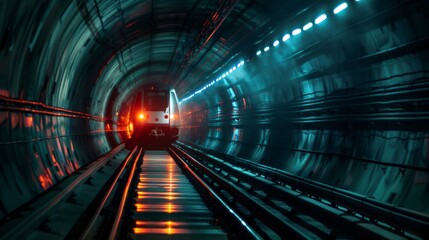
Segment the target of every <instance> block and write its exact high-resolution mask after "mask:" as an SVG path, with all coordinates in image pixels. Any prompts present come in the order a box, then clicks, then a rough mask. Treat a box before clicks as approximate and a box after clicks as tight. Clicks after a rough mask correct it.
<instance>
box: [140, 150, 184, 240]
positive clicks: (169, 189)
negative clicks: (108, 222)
mask: <svg viewBox="0 0 429 240" xmlns="http://www.w3.org/2000/svg"><path fill="white" fill-rule="evenodd" d="M175 167H176V166H175V163H174V162H173V159H171V158H169V159H168V161H167V162H166V164H165V165H163V168H164V171H163V176H162V177H153V175H151V174H150V173H147V174H146V173H143V174H141V175H140V177H139V180H140V182H139V183H138V185H137V199H140V200H139V201H138V203H135V204H134V206H135V208H136V211H137V212H151V213H154V212H156V214H165V215H164V216H172V215H169V214H174V213H175V212H177V211H180V210H181V209H180V205H176V203H175V202H174V200H175V199H177V196H179V194H180V193H179V192H177V191H176V192H175V189H177V188H178V187H179V185H178V182H179V179H177V178H175V175H174V174H175V170H176V168H175ZM165 170H166V171H165ZM164 174H165V175H164ZM145 199H147V200H148V201H145ZM142 201H145V202H142ZM164 219H165V218H164ZM135 225H136V227H134V228H133V232H134V233H135V234H168V235H171V234H177V233H186V232H188V231H189V230H188V229H186V228H183V226H185V225H186V223H184V222H174V221H172V220H169V219H168V218H167V221H139V220H136V221H135Z"/></svg>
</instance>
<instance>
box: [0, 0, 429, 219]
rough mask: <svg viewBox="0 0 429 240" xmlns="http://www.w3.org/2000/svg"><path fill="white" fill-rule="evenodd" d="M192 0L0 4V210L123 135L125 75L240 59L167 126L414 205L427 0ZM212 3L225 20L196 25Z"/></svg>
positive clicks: (419, 184)
mask: <svg viewBox="0 0 429 240" xmlns="http://www.w3.org/2000/svg"><path fill="white" fill-rule="evenodd" d="M202 2H205V1H169V2H162V1H144V2H141V3H138V2H135V1H124V2H121V1H120V2H115V3H116V4H114V3H113V2H112V1H88V2H86V1H61V2H41V1H27V2H26V3H22V2H19V1H18V2H10V1H9V2H6V1H3V2H1V3H0V9H2V10H0V17H1V19H2V20H1V21H0V33H1V34H2V35H1V38H0V39H1V42H0V77H1V79H0V80H1V81H0V95H1V96H2V97H4V99H2V104H3V105H2V106H6V107H4V108H2V110H0V130H1V131H0V132H1V133H0V140H1V141H0V153H1V154H2V157H1V161H0V164H1V168H0V179H1V180H0V218H1V217H4V216H5V215H7V214H9V213H11V212H12V211H13V210H15V209H17V208H19V207H20V206H22V205H23V204H25V203H26V202H28V201H30V200H31V199H33V198H34V197H36V196H38V195H39V194H40V193H43V192H44V191H45V190H47V189H49V188H50V187H51V186H53V185H55V184H56V183H57V182H59V181H61V180H62V179H64V178H65V177H66V176H68V175H70V174H72V173H73V172H74V171H75V170H77V169H79V168H80V167H82V166H84V165H86V164H88V163H89V162H91V161H93V160H94V159H95V158H96V157H98V156H100V155H102V154H104V153H106V152H107V151H109V150H110V149H111V148H112V147H114V146H116V145H117V144H118V143H120V142H122V141H125V140H126V135H125V134H121V132H118V129H119V130H121V129H122V130H123V128H121V126H119V125H120V124H119V125H118V123H119V122H120V121H121V119H120V116H122V115H124V114H125V112H126V105H127V101H129V99H130V96H132V94H133V90H134V89H136V88H138V87H139V86H141V85H144V84H148V83H154V82H156V83H158V84H160V85H161V86H171V87H175V88H176V90H177V92H178V94H179V96H180V98H185V97H186V96H189V95H190V94H192V93H193V92H194V91H196V90H197V89H199V88H200V87H202V86H204V85H205V84H207V83H210V82H211V79H216V78H217V77H218V76H221V75H222V73H223V72H224V71H226V70H227V69H228V68H229V67H230V66H232V65H233V64H236V63H237V62H239V61H242V60H245V64H244V65H243V66H242V67H241V68H239V69H237V71H235V72H234V73H233V74H229V75H228V76H227V77H226V78H223V79H222V80H220V81H219V82H217V83H216V84H215V85H213V86H211V87H210V88H208V89H207V90H205V91H204V93H201V94H195V96H194V97H193V98H190V99H188V100H187V101H183V102H182V104H181V109H182V113H183V114H182V129H181V140H183V141H187V142H191V143H194V144H197V145H200V146H204V147H207V148H211V149H214V150H216V151H219V152H223V153H226V154H229V155H233V156H238V157H242V158H246V159H250V160H252V161H257V162H261V163H263V164H266V165H269V166H273V167H276V168H279V169H284V170H287V171H289V172H291V173H294V174H296V175H299V176H302V177H306V178H309V179H312V180H315V181H320V182H323V183H326V184H329V185H331V186H334V187H338V188H343V189H347V190H349V191H352V192H356V193H359V194H362V195H365V196H367V197H369V198H374V199H376V200H379V201H382V202H387V203H391V204H393V205H395V206H400V207H405V208H410V209H413V210H416V211H420V212H423V213H428V211H429V208H428V206H427V204H425V203H426V202H427V201H428V200H429V191H428V186H429V173H428V171H427V169H428V165H429V152H428V146H429V142H428V125H427V123H426V121H425V120H427V113H426V110H425V107H426V106H427V96H428V94H427V93H428V91H427V84H426V82H427V78H428V74H429V71H428V62H429V61H428V60H429V59H428V56H429V55H428V54H427V53H428V48H427V46H428V44H427V43H428V34H429V29H427V28H426V27H425V25H424V24H422V23H424V22H427V19H428V9H429V8H428V3H427V2H425V1H414V2H409V1H399V0H398V1H387V0H386V1H377V2H376V3H375V2H369V1H347V2H348V3H349V5H350V6H349V8H348V9H347V10H346V12H344V14H338V15H334V14H332V12H330V11H331V9H332V8H333V7H334V6H335V4H337V3H329V4H328V3H324V2H322V1H316V2H314V1H299V3H293V4H291V5H289V6H287V4H289V3H284V2H281V1H276V2H275V3H272V4H267V3H264V2H263V1H252V0H248V1H225V3H224V5H222V4H219V3H215V2H211V1H206V2H205V3H207V4H206V5H204V4H203V3H202ZM338 3H339V2H338ZM276 4H277V7H276ZM285 9H286V10H285ZM229 10H231V12H230V13H229V14H228V12H229ZM285 11H286V12H285ZM322 12H327V13H328V18H327V20H326V21H325V22H323V23H322V24H320V25H315V26H313V27H312V28H311V29H309V30H308V31H305V32H302V33H301V34H300V35H297V36H292V37H291V38H290V39H289V40H288V41H286V42H282V41H280V45H279V46H278V47H274V46H273V45H272V42H273V41H274V40H276V39H278V40H280V39H281V37H282V36H283V35H284V34H285V33H286V31H289V32H290V31H291V30H293V29H294V28H296V27H302V26H303V24H304V23H306V22H308V21H311V20H313V19H314V18H315V17H317V16H318V15H319V14H321V13H322ZM216 13H217V14H218V15H219V16H221V17H222V16H224V17H225V22H223V23H222V24H220V25H219V28H216V27H217V26H216V25H209V27H208V28H207V29H206V28H204V26H205V25H204V24H209V23H208V22H207V21H209V20H210V19H211V20H212V24H216V23H220V22H217V21H218V20H216V18H214V16H215V14H216ZM216 29H217V30H216ZM214 30H216V31H214ZM211 33H213V35H210V34H211ZM290 33H291V32H290ZM209 36H212V37H210V38H209ZM205 40H207V42H205ZM268 45H270V47H271V48H270V50H269V51H267V52H263V53H262V54H261V55H259V56H257V55H256V54H255V53H256V51H257V50H262V49H263V48H264V47H265V46H268ZM9 98H11V99H19V100H29V101H35V102H40V103H43V104H46V105H47V106H55V107H58V108H61V109H64V110H72V111H76V112H79V113H85V114H90V115H91V116H97V117H101V118H103V120H96V119H86V118H83V117H82V118H71V117H59V116H54V115H44V114H35V113H31V112H29V111H26V112H25V111H12V110H8V109H7V108H8V107H10V105H8V104H6V103H7V101H8V99H9ZM23 106H25V107H28V108H33V109H39V110H40V109H42V110H43V108H40V107H34V106H33V105H31V104H30V105H29V104H27V105H26V104H24V105H23ZM121 109H122V110H121ZM45 110H46V109H45ZM106 129H107V130H108V131H107V132H106ZM111 130H113V131H111ZM379 163H382V164H379ZM384 163H386V165H383V164H384ZM394 164H398V165H401V164H402V165H409V166H416V167H418V169H417V170H416V169H407V168H401V167H395V166H394Z"/></svg>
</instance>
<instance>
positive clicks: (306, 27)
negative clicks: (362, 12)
mask: <svg viewBox="0 0 429 240" xmlns="http://www.w3.org/2000/svg"><path fill="white" fill-rule="evenodd" d="M355 1H356V2H359V0H355ZM347 7H348V4H347V3H346V2H344V3H341V4H340V5H338V6H337V7H335V8H334V10H333V11H332V12H333V13H334V14H338V13H340V12H342V11H343V10H345V9H346V8H347ZM327 18H328V16H327V15H326V14H322V15H320V16H318V17H317V18H316V19H315V20H314V24H316V25H318V24H320V23H322V22H323V21H325V20H326V19H327ZM314 24H313V22H309V23H307V24H305V25H304V26H303V27H302V29H301V28H297V29H294V30H292V33H291V34H292V36H296V35H299V34H301V33H302V32H303V31H304V32H305V31H307V30H309V29H310V28H312V27H313V26H314ZM291 34H289V33H286V34H285V35H283V37H282V41H283V42H286V41H287V40H289V39H290V38H291ZM279 44H280V41H279V40H275V41H274V42H273V47H277V46H278V45H279ZM269 50H270V46H265V47H264V48H263V49H262V50H258V51H257V52H256V55H257V56H259V55H261V54H262V53H263V52H268V51H269Z"/></svg>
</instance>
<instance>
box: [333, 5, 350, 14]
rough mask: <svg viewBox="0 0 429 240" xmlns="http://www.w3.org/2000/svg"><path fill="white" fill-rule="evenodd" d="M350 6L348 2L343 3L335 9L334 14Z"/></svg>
mask: <svg viewBox="0 0 429 240" xmlns="http://www.w3.org/2000/svg"><path fill="white" fill-rule="evenodd" d="M347 7H348V5H347V3H341V4H340V5H338V6H337V7H336V8H335V9H334V14H337V13H340V12H342V11H343V10H344V9H346V8H347Z"/></svg>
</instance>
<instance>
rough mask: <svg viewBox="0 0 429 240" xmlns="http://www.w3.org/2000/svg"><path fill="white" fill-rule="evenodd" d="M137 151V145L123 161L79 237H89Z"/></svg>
mask: <svg viewBox="0 0 429 240" xmlns="http://www.w3.org/2000/svg"><path fill="white" fill-rule="evenodd" d="M136 151H137V146H136V147H135V148H134V149H133V150H132V151H131V152H130V153H129V154H128V156H127V157H126V158H125V160H124V162H123V164H122V166H121V168H120V170H119V171H118V172H117V173H116V176H115V177H114V179H113V181H112V183H111V184H110V187H109V189H108V190H107V191H106V194H104V197H103V199H102V200H101V201H100V204H99V205H98V207H97V209H96V210H95V212H94V214H92V217H91V219H90V220H89V222H88V223H87V224H86V227H85V229H83V230H82V233H81V234H80V237H79V239H87V238H88V236H89V234H90V232H91V230H92V228H93V227H94V225H95V223H96V222H97V220H98V219H99V217H100V214H101V211H102V210H103V208H104V206H105V205H106V203H107V200H108V199H109V197H110V196H111V194H112V192H113V189H114V188H115V186H116V185H117V183H118V180H119V178H120V176H121V175H122V173H123V172H124V170H125V168H126V166H127V165H128V162H129V161H130V160H131V159H132V158H133V157H134V155H135V153H136ZM140 153H141V150H140V152H139V155H140Z"/></svg>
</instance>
